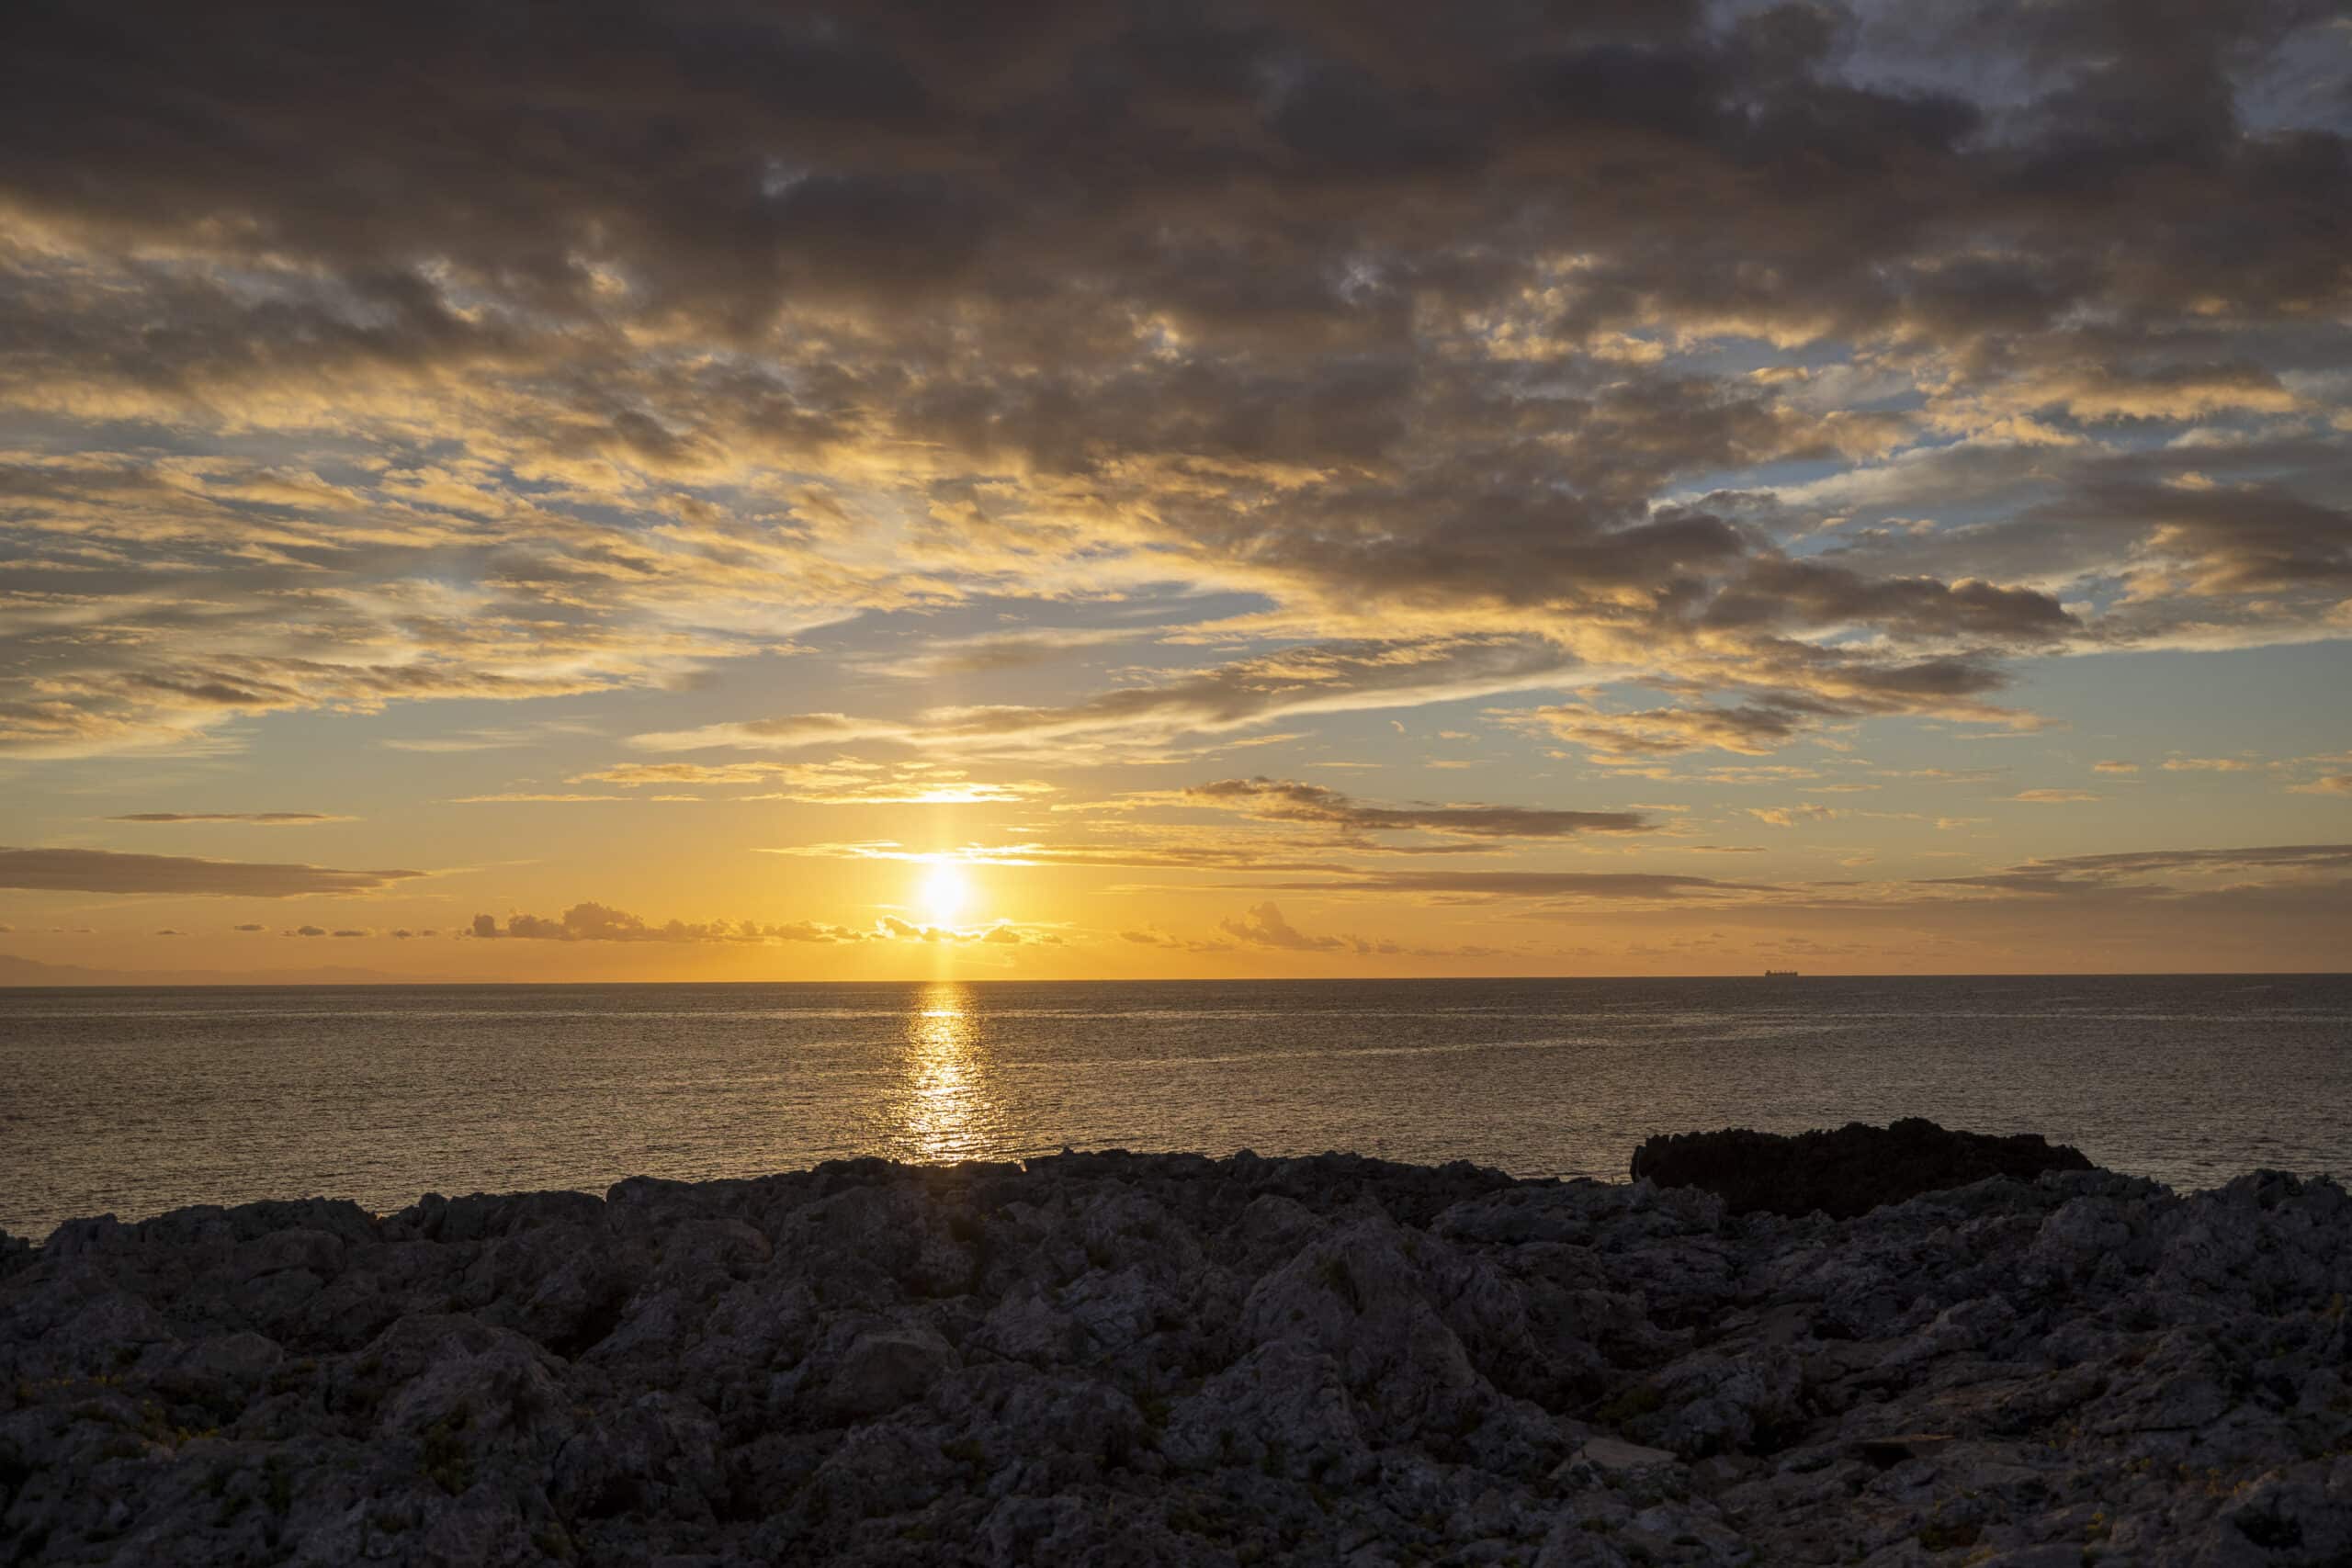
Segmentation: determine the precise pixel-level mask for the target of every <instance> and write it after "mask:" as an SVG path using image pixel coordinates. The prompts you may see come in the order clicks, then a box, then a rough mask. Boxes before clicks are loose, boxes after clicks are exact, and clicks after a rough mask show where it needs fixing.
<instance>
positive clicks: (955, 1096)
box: [890, 982, 1002, 1161]
mask: <svg viewBox="0 0 2352 1568" xmlns="http://www.w3.org/2000/svg"><path fill="white" fill-rule="evenodd" d="M990 1076H991V1075H990V1066H989V1058H988V1052H987V1048H986V1046H985V1044H984V1043H982V1041H981V1037H980V1029H979V1023H978V1017H977V1014H976V1012H975V1010H974V1009H973V1007H972V1004H971V998H969V997H968V996H967V993H966V990H965V987H962V986H959V985H956V984H954V983H953V982H941V983H939V984H937V985H933V986H932V987H928V988H927V989H925V990H924V992H923V993H922V998H921V1002H920V1005H919V1006H918V1007H917V1008H916V1009H915V1010H914V1011H913V1012H912V1013H910V1015H909V1017H908V1020H907V1056H906V1079H905V1083H904V1086H903V1087H902V1088H901V1089H900V1091H899V1105H898V1115H897V1118H896V1120H897V1122H898V1125H897V1127H896V1128H895V1129H893V1133H892V1136H891V1143H892V1145H893V1146H892V1148H891V1151H890V1152H891V1154H892V1156H894V1157H896V1158H899V1159H910V1160H924V1161H952V1160H960V1159H977V1158H981V1157H984V1156H986V1155H987V1154H988V1153H989V1151H990V1149H991V1148H992V1147H993V1145H994V1143H995V1139H996V1135H997V1132H998V1128H999V1126H1000V1123H1001V1119H1002V1108H1001V1106H1000V1105H999V1104H998V1102H997V1100H996V1096H995V1094H994V1093H993V1091H992V1089H991V1087H990Z"/></svg>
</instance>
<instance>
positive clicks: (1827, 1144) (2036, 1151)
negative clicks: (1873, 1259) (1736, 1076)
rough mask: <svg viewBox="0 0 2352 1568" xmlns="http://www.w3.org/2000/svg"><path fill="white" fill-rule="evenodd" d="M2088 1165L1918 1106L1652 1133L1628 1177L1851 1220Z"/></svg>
mask: <svg viewBox="0 0 2352 1568" xmlns="http://www.w3.org/2000/svg"><path fill="white" fill-rule="evenodd" d="M2092 1168H2093V1167H2092V1165H2091V1162H2090V1160H2089V1159H2088V1158H2087V1157H2086V1156H2085V1155H2084V1154H2083V1152H2082V1150H2080V1149H2076V1148H2070V1147H2068V1146H2067V1145H2064V1144H2052V1143H2049V1142H2046V1141H2045V1140H2044V1139H2043V1138H2041V1135H2040V1134H2034V1133H2017V1134H2011V1135H2009V1136H2007V1137H1996V1136H1994V1135H1993V1134H1986V1133H1959V1132H1953V1131H1951V1130H1950V1129H1948V1128H1944V1127H1939V1126H1938V1125H1937V1124H1936V1123H1935V1122H1929V1121H1928V1120H1926V1119H1925V1118H1923V1117H1917V1116H1911V1117H1905V1119H1904V1120H1902V1121H1900V1122H1894V1124H1893V1125H1891V1126H1886V1127H1872V1126H1871V1125H1869V1124H1868V1123H1866V1122H1848V1123H1847V1124H1846V1125H1845V1126H1843V1127H1839V1128H1838V1129H1836V1130H1835V1131H1815V1132H1811V1133H1799V1134H1794V1135H1793V1136H1792V1135H1787V1134H1778V1133H1758V1132H1753V1131H1751V1130H1749V1129H1748V1128H1746V1127H1726V1128H1724V1130H1723V1131H1722V1132H1720V1133H1668V1134H1658V1135H1657V1136H1656V1137H1653V1138H1650V1139H1647V1140H1646V1141H1645V1142H1644V1143H1643V1145H1642V1146H1641V1147H1640V1148H1638V1149H1635V1150H1634V1180H1636V1181H1654V1182H1656V1183H1657V1185H1659V1186H1660V1187H1698V1188H1702V1189H1704V1190H1707V1191H1709V1192H1713V1193H1714V1194H1715V1195H1716V1196H1718V1197H1720V1198H1722V1199H1723V1200H1724V1205H1725V1206H1726V1207H1727V1208H1728V1209H1729V1210H1730V1212H1731V1213H1735V1214H1756V1213H1765V1214H1781V1215H1785V1216H1787V1217H1788V1218H1790V1219H1801V1218H1803V1217H1804V1215H1806V1214H1810V1213H1814V1212H1815V1210H1818V1211H1820V1212H1821V1213H1825V1214H1827V1215H1828V1216H1829V1217H1830V1218H1831V1219H1833V1220H1850V1219H1852V1218H1853V1217H1854V1216H1855V1215H1857V1214H1866V1213H1870V1211H1871V1210H1872V1209H1875V1208H1878V1207H1879V1206H1880V1205H1882V1204H1885V1203H1900V1202H1902V1201H1904V1200H1905V1199H1906V1198H1917V1197H1918V1196H1919V1195H1920V1194H1921V1193H1923V1192H1942V1191H1945V1190H1949V1189H1951V1188H1954V1187H1965V1186H1967V1185H1968V1184H1969V1183H1970V1182H1972V1181H1983V1180H1985V1179H1987V1178H1989V1177H1995V1176H2009V1177H2015V1178H2016V1179H2018V1180H2020V1181H2031V1180H2032V1179H2034V1178H2035V1177H2037V1176H2040V1175H2041V1173H2042V1172H2044V1171H2047V1170H2089V1169H2092Z"/></svg>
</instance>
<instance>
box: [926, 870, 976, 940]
mask: <svg viewBox="0 0 2352 1568" xmlns="http://www.w3.org/2000/svg"><path fill="white" fill-rule="evenodd" d="M970 897H971V888H970V887H969V886H967V884H966V882H965V880H964V874H963V873H962V872H960V871H958V870H956V868H955V867H954V866H952V865H935V866H933V867H932V868H931V874H930V875H928V876H926V877H924V878H923V881H922V892H921V893H920V894H919V895H918V897H917V899H916V902H917V905H918V907H919V908H921V909H922V918H923V919H925V920H926V921H928V922H929V923H931V924H932V925H934V926H952V925H954V924H955V923H956V916H957V915H958V914H960V913H962V911H963V908H964V905H965V904H966V902H967V901H968V899H969V898H970Z"/></svg>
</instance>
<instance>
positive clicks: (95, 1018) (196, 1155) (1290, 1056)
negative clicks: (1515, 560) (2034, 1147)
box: [0, 976, 2352, 1236]
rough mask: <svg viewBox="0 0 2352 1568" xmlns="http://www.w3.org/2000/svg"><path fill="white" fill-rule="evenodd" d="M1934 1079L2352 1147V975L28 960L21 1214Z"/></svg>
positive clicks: (1496, 1160) (1581, 1158) (1, 1106)
mask: <svg viewBox="0 0 2352 1568" xmlns="http://www.w3.org/2000/svg"><path fill="white" fill-rule="evenodd" d="M1902 1115H1924V1116H1928V1117H1932V1118H1934V1119H1936V1120H1937V1121H1939V1122H1944V1123H1946V1124H1947V1125H1954V1126H1962V1127H1969V1128H1974V1129H1980V1130H1984V1131H1988V1132H2015V1131H2020V1130H2027V1131H2033V1132H2040V1133H2045V1134H2049V1135H2050V1136H2052V1138H2054V1139H2058V1140H2061V1141H2064V1142H2067V1143H2072V1144H2076V1145H2080V1146H2081V1147H2082V1148H2083V1149H2084V1150H2085V1151H2086V1153H2088V1154H2089V1155H2090V1156H2091V1157H2092V1158H2093V1159H2095V1160H2097V1161H2098V1162H2099V1163H2100V1164H2103V1165H2107V1166H2110V1167H2113V1168H2118V1169H2121V1170H2128V1171H2132V1172H2135V1173H2139V1174H2143V1175H2147V1176H2153V1177H2155V1178H2157V1179H2160V1180H2164V1181H2167V1182H2170V1183H2173V1184H2174V1185H2176V1186H2181V1187H2204V1186H2211V1185H2214V1184H2216V1183H2218V1182H2221V1181H2223V1180H2226V1179H2229V1178H2230V1177H2233V1176H2235V1175H2237V1174H2238V1173H2240V1172H2241V1171H2245V1170H2247V1169H2251V1168H2255V1167H2256V1166H2270V1167H2275V1168H2285V1169H2290V1170H2295V1171H2299V1172H2302V1173H2305V1174H2312V1173H2317V1172H2322V1171H2335V1172H2339V1173H2352V976H2312V977H2297V976H2217V977H2202V978H2199V977H2165V978H2129V977H2123V978H2119V977H2098V978H2056V979H2052V978H2001V979H1900V980H1887V979H1879V980H1870V979H1858V980H1845V979H1811V978H1801V979H1793V980H1763V979H1739V980H1445V981H1425V980H1402V981H1385V982H1384V981H1371V982H1356V981H1350V982H1344V983H1337V982H1335V983H1324V982H1277V983H1246V984H1223V983H1215V982H1208V983H1189V984H1188V983H1156V984H1062V985H1028V984H1017V983H989V984H942V985H860V986H816V985H792V986H614V987H385V988H381V989H374V988H364V987H327V988H300V989H255V990H238V989H225V988H224V989H207V990H0V1228H5V1229H7V1230H10V1231H13V1232H15V1233H17V1234H18V1235H34V1236H39V1235H45V1234H46V1233H47V1231H48V1230H49V1229H50V1227H51V1226H53V1225H54V1224H57V1223H58V1222H59V1221H60V1220H62V1219H65V1218H67V1217H69V1216H73V1215H80V1214H92V1213H106V1212H109V1211H111V1212H112V1213H117V1214H119V1215H121V1216H122V1217H124V1218H126V1219H129V1218H133V1217H137V1216H141V1215H146V1214H152V1213H158V1212H160V1211H162V1210H164V1209H170V1208H175V1207H178V1206H180V1205H183V1204H188V1203H203V1202H222V1203H233V1202H242V1201H246V1200H249V1199H254V1198H264V1197H271V1198H277V1197H293V1196H300V1195H304V1194H309V1193H326V1194H330V1195H334V1196H338V1197H348V1198H354V1199H356V1200H358V1201H360V1202H362V1203H364V1204H367V1205H368V1206H370V1207H372V1208H376V1209H390V1208H395V1207H399V1206H401V1205H403V1204H406V1203H408V1202H410V1201H413V1200H414V1199H415V1198H416V1197H417V1195H418V1194H419V1193H422V1192H425V1191H428V1190H432V1191H439V1192H444V1193H452V1194H454V1193H459V1192H470V1191H477V1190H486V1191H503V1190H515V1189H522V1188H543V1187H579V1188H585V1189H588V1190H602V1189H603V1188H605V1186H607V1185H609V1184H610V1183H612V1182H613V1181H615V1180H616V1179H619V1178H621V1177H624V1176H628V1175H632V1174H638V1173H645V1174H650V1175H656V1176H668V1177H681V1178H703V1177H712V1176H743V1175H753V1174H758V1173H762V1172H766V1171H773V1170H788V1169H793V1168H801V1167H806V1166H808V1165H810V1164H812V1163H814V1162H816V1161H818V1160H823V1159H831V1158H836V1157H839V1156H849V1155H861V1154H879V1155H888V1156H892V1157H894V1158H898V1159H910V1160H954V1159H964V1158H1012V1157H1018V1156H1026V1155H1034V1154H1039V1153H1047V1152H1051V1151H1053V1150H1057V1149H1059V1148H1061V1147H1063V1146H1064V1145H1074V1146H1077V1147H1080V1148H1086V1147H1094V1148H1109V1147H1127V1148H1135V1149H1200V1150H1204V1151H1207V1152H1210V1153H1218V1154H1222V1153H1229V1152H1231V1151H1233V1150H1236V1149H1240V1148H1254V1149H1256V1150H1257V1151H1258V1152H1259V1153H1261V1154H1300V1153H1314V1152H1318V1151H1321V1150H1324V1149H1354V1150H1358V1151H1360V1152H1362V1153H1365V1154H1373V1155H1381V1156H1387V1157H1389V1158H1393V1159H1408V1160H1422V1161H1435V1160H1444V1159H1453V1158H1458V1157H1459V1158H1469V1159H1473V1160H1477V1161H1479V1162H1481V1163H1484V1164H1489V1165H1495V1166H1499V1167H1501V1168H1504V1169H1507V1170H1510V1171H1513V1172H1516V1173H1518V1174H1521V1175H1525V1176H1549V1175H1577V1176H1600V1177H1609V1178H1621V1177H1622V1176H1623V1174H1624V1170H1625V1163H1626V1160H1627V1158H1628V1156H1630V1155H1631V1154H1632V1152H1633V1149H1634V1145H1635V1144H1637V1143H1639V1142H1640V1141H1641V1140H1642V1138H1643V1137H1644V1136H1645V1135H1646V1134H1651V1133H1656V1132H1675V1131H1682V1130H1686V1129H1691V1128H1699V1127H1721V1126H1726V1125H1734V1124H1739V1125H1747V1126H1754V1127H1761V1128H1766V1129H1770V1130H1775V1131H1797V1130H1801V1129H1804V1128H1806V1127H1813V1126H1822V1125H1834V1124H1837V1123H1839V1122H1847V1121H1850V1120H1857V1119H1860V1120H1866V1121H1880V1122H1883V1121H1885V1120H1887V1119H1889V1118H1891V1117H1895V1116H1902Z"/></svg>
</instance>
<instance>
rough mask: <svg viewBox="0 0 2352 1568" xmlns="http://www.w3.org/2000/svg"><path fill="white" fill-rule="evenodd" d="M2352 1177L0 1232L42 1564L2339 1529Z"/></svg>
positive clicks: (1348, 1180)
mask: <svg viewBox="0 0 2352 1568" xmlns="http://www.w3.org/2000/svg"><path fill="white" fill-rule="evenodd" d="M2347 1292H2352V1203H2347V1201H2346V1195H2345V1193H2344V1192H2343V1190H2341V1189H2340V1188H2339V1187H2337V1186H2336V1185H2335V1184H2334V1183H2333V1182H2331V1181H2328V1180H2324V1179H2322V1180H2311V1181H2305V1180H2298V1179H2295V1178H2292V1177H2289V1176H2284V1175H2280V1174H2278V1173H2274V1172H2256V1173H2254V1174H2251V1175H2248V1176H2246V1177H2244V1178H2242V1179H2239V1180H2237V1181H2235V1182H2233V1183H2231V1184H2230V1185H2229V1186H2227V1187H2225V1188H2222V1189H2221V1190H2215V1191H2211V1192H2203V1193H2197V1194H2193V1195H2189V1196H2186V1197H2184V1196H2179V1195H2176V1194H2174V1193H2172V1192H2170V1191H2168V1190H2165V1189H2163V1188H2160V1187H2157V1186H2154V1185H2153V1184H2151V1183H2149V1182H2146V1181H2143V1180H2139V1179H2132V1178H2129V1177H2124V1176H2118V1175H2114V1174H2111V1173H2109V1172H2104V1171H2098V1170H2091V1171H2062V1172H2045V1173H2044V1174H2041V1175H2040V1176H2038V1177H2035V1178H2033V1179H2030V1180H2029V1179H2017V1178H2014V1177H1999V1178H1995V1179H1988V1180H1985V1181H1981V1182H1978V1183H1976V1184H1974V1185H1972V1186H1967V1187H1963V1188H1958V1189H1953V1190H1944V1191H1939V1192H1934V1193H1930V1194H1928V1195H1925V1196H1920V1197H1916V1198H1912V1199H1910V1200H1909V1201H1904V1202H1900V1203H1896V1204H1892V1205H1889V1206H1885V1207H1882V1208H1879V1209H1876V1210H1875V1211H1873V1212H1871V1213H1866V1214H1864V1215H1862V1216H1860V1217H1859V1218H1854V1219H1850V1220H1845V1221H1831V1220H1829V1219H1827V1218H1826V1217H1824V1216H1822V1215H1820V1214H1814V1215H1810V1216H1808V1217H1804V1218H1796V1219H1791V1218H1784V1217H1779V1216H1775V1215H1772V1214H1770V1213H1751V1214H1747V1215H1741V1216H1734V1215H1729V1214H1727V1213H1726V1209H1725V1204H1724V1201H1723V1200H1722V1199H1720V1198H1718V1197H1716V1196H1714V1195H1713V1194H1711V1193H1707V1192H1704V1191H1701V1190H1695V1189H1661V1188H1658V1187H1656V1186H1654V1185H1652V1184H1651V1183H1650V1182H1648V1181H1639V1182H1635V1183H1634V1184H1632V1185H1614V1184H1608V1183H1597V1182H1587V1181H1572V1182H1564V1183H1552V1182H1531V1181H1514V1180H1512V1179H1510V1178H1508V1177H1505V1176H1502V1175H1500V1174H1498V1173H1497V1172H1493V1171H1488V1170H1484V1169H1481V1168H1475V1167H1472V1166H1468V1165H1463V1164H1455V1165H1449V1166H1443V1167H1438V1168H1424V1167H1414V1166H1405V1165H1396V1164H1389V1163H1385V1162H1381V1161H1376V1160H1369V1159H1363V1158H1359V1157H1355V1156H1318V1157H1314V1158H1301V1159H1261V1158H1258V1157H1255V1156H1250V1155H1247V1154H1244V1155H1241V1156H1235V1157H1233V1158H1230V1159H1209V1158H1205V1157H1203V1156H1185V1155H1165V1156H1129V1155H1122V1154H1101V1155H1064V1156H1058V1157H1054V1158H1046V1159H1039V1160H1035V1161H1032V1162H1029V1163H1028V1164H1027V1165H1026V1167H1025V1168H1024V1167H1021V1166H1011V1165H966V1166H957V1167H910V1166H894V1165H890V1164H888V1163H885V1162H882V1161H854V1162H841V1163H834V1164H829V1165H825V1166H821V1167H820V1168H817V1169H815V1170H813V1171H806V1172H797V1173H794V1174H790V1175H783V1176H773V1177H766V1178H762V1179H755V1180H741V1181H712V1182H704V1183H699V1184H684V1183H677V1182H668V1181H658V1180H652V1179H642V1178H640V1179H631V1180H628V1181H624V1182H622V1183H620V1184H619V1185H618V1186H616V1187H615V1188H613V1189H612V1190H611V1191H610V1192H609V1193H608V1194H607V1195H606V1196H605V1198H603V1199H598V1198H595V1197H592V1196H588V1195H585V1194H581V1193H573V1192H541V1193H521V1194H514V1195H508V1196H500V1197H486V1196H477V1197H470V1198H460V1199H456V1200H444V1199H441V1198H438V1197H428V1198H426V1199H424V1201H422V1202H420V1203H418V1204H416V1205H415V1206H413V1207H412V1208H409V1209H406V1210H403V1211H401V1213H396V1214H390V1215H386V1216H381V1217H378V1216H371V1215H370V1214H368V1213H366V1212H365V1211H363V1210H361V1209H359V1208H357V1207H356V1206H355V1205H352V1204H349V1203H345V1202H339V1201H325V1200H311V1201H299V1202H273V1203H254V1204H247V1205H244V1206H242V1207H239V1208H234V1209H228V1210H221V1209H214V1208H199V1209H187V1210H182V1211H179V1212H176V1213H171V1214H166V1215H164V1216H161V1217H159V1218H156V1219H153V1220H148V1221H145V1222H143V1223H141V1224H130V1225H125V1224H116V1223H115V1222H113V1221H112V1220H105V1219H102V1220H80V1221H74V1222H71V1223H69V1224H65V1225H63V1226H62V1227H60V1228H59V1229H58V1231H57V1232H56V1233H55V1234H54V1235H51V1237H50V1239H49V1240H48V1242H47V1243H46V1244H45V1245H44V1246H41V1247H28V1245H27V1244H26V1243H24V1242H21V1241H13V1242H8V1241H0V1499H5V1509H0V1562H111V1563H121V1564H134V1563H136V1564H148V1563H164V1564H168V1563H213V1562H220V1563H227V1562H297V1563H317V1564H326V1563H337V1564H340V1563H349V1562H435V1563H450V1564H459V1563H528V1562H568V1563H638V1562H650V1561H655V1560H665V1559H666V1560H667V1561H669V1562H672V1563H673V1565H674V1568H683V1565H684V1564H689V1563H696V1564H735V1563H753V1562H759V1563H766V1562H854V1563H884V1562H888V1563H910V1564H911V1563H954V1562H975V1563H988V1564H1029V1563H1036V1564H1057V1563H1070V1564H1077V1563H1102V1564H1114V1563H1161V1562H1165V1563H1201V1564H1212V1563H1215V1564H1225V1563H1232V1564H1241V1563H1250V1562H1264V1563H1275V1562H1302V1563H1327V1562H1328V1563H1336V1562H1344V1563H1349V1564H1355V1565H1362V1568H1371V1565H1374V1564H1388V1563H1395V1564H1404V1563H1417V1562H1426V1563H1439V1562H1443V1563H1513V1562H1515V1563H1520V1564H1523V1565H1541V1568H1567V1565H1570V1564H1577V1565H1611V1568H1613V1565H1616V1564H1630V1563H1642V1562H1650V1563H1672V1562H1692V1563H1713V1562H1872V1563H1908V1562H1939V1563H1940V1562H1972V1563H2003V1564H2036V1565H2040V1564H2054V1565H2064V1568H2074V1565H2075V1564H2077V1563H2081V1562H2100V1561H2106V1562H2113V1563H2159V1564H2161V1563H2184V1564H2185V1563H2197V1564H2232V1563H2329V1562H2346V1561H2348V1560H2352V1384H2347V1378H2352V1338H2347V1325H2346V1293H2347Z"/></svg>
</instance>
